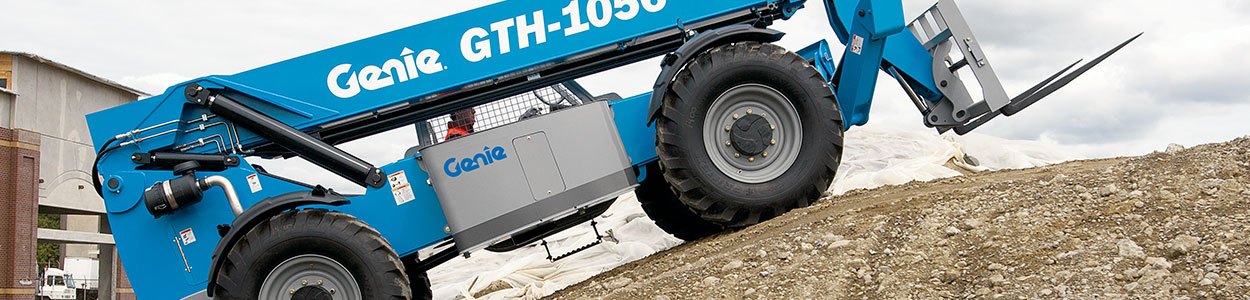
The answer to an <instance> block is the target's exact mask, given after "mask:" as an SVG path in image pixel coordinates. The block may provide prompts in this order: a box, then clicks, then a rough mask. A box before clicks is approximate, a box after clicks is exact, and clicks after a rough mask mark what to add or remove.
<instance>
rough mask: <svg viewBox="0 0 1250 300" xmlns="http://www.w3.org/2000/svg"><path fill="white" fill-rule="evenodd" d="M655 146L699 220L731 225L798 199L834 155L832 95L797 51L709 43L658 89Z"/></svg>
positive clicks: (812, 189)
mask: <svg viewBox="0 0 1250 300" xmlns="http://www.w3.org/2000/svg"><path fill="white" fill-rule="evenodd" d="M656 144H657V146H656V150H657V154H658V155H659V157H660V164H661V166H663V169H664V171H663V174H664V177H665V179H666V181H667V182H669V183H671V184H672V185H673V187H674V190H675V192H676V194H677V195H678V199H679V200H680V202H681V203H682V204H683V205H684V206H686V207H687V208H688V209H689V210H690V211H691V212H693V213H694V214H695V215H697V216H698V217H699V218H700V219H702V220H705V221H707V222H711V223H714V224H717V225H720V226H724V227H729V228H739V227H745V226H750V225H753V224H756V223H759V222H762V221H764V220H767V219H770V218H773V217H776V216H778V215H781V214H782V213H785V212H787V211H789V210H791V209H794V208H797V207H804V206H807V205H809V204H810V203H812V202H813V201H816V200H817V199H819V198H820V197H821V195H822V193H823V192H824V191H825V190H826V189H828V187H829V184H830V183H832V181H833V177H834V173H835V172H836V171H837V168H838V164H839V163H840V160H841V156H842V122H841V114H840V113H839V111H838V107H837V100H836V99H835V97H834V95H833V92H832V90H831V89H830V88H829V87H828V85H827V84H826V83H825V80H824V78H823V77H822V76H821V75H820V73H818V72H817V71H816V69H815V68H813V67H812V66H811V64H810V63H808V62H807V61H806V60H804V59H803V58H802V57H800V56H798V55H797V54H794V53H793V52H790V51H788V50H785V49H784V48H781V47H778V46H775V45H771V44H762V43H756V42H745V43H735V44H728V45H723V46H719V47H716V48H713V49H711V50H709V51H707V52H705V53H703V54H702V55H700V56H699V57H698V58H696V59H695V60H694V61H693V62H691V63H690V64H689V65H688V66H687V67H686V68H685V69H684V70H683V71H682V72H681V73H679V74H678V76H677V78H676V79H675V81H674V82H673V84H672V88H671V91H670V92H669V93H668V94H667V95H665V98H664V107H663V110H662V111H661V114H660V116H659V119H658V121H657V124H656Z"/></svg>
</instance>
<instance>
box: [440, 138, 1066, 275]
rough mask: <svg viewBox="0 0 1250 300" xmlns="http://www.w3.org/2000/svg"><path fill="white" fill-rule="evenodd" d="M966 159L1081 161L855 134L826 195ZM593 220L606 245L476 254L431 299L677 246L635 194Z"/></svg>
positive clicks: (1037, 151)
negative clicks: (550, 255) (567, 253)
mask: <svg viewBox="0 0 1250 300" xmlns="http://www.w3.org/2000/svg"><path fill="white" fill-rule="evenodd" d="M964 153H967V154H968V155H969V156H972V157H974V158H975V159H976V160H977V161H978V162H979V163H980V167H972V166H966V167H967V168H969V169H974V170H998V169H1013V168H1028V167H1035V166H1041V165H1046V164H1053V163H1058V162H1063V161H1068V160H1073V159H1079V158H1081V156H1080V155H1078V154H1076V153H1075V152H1074V151H1070V150H1065V149H1064V148H1062V147H1060V146H1057V145H1054V144H1047V143H1042V142H1036V141H1015V140H1005V139H1000V138H996V137H991V136H986V135H978V134H975V133H973V134H969V135H967V136H955V135H951V134H947V135H942V136H939V135H937V134H935V133H933V132H932V131H923V132H922V131H886V130H878V129H872V128H855V129H854V130H851V131H850V132H848V134H847V137H846V145H845V149H844V153H843V154H842V157H843V159H842V165H841V167H840V168H839V169H838V175H837V178H836V179H835V180H834V184H833V187H831V188H830V189H831V190H832V191H833V192H834V193H835V194H841V193H844V192H846V191H848V190H853V189H860V188H872V187H877V186H882V185H892V184H902V183H906V182H910V181H913V180H920V181H926V180H932V179H937V178H942V177H950V176H958V175H960V172H959V171H956V170H953V169H950V168H948V167H946V166H944V165H946V164H947V162H950V161H952V160H954V161H955V162H954V163H955V164H956V165H962V164H963V163H964V161H963V158H964ZM596 220H597V221H598V222H599V225H598V226H599V228H600V230H602V231H605V232H609V235H610V237H609V238H608V241H605V242H604V243H602V244H600V245H598V246H595V247H593V248H590V249H588V250H586V251H582V252H581V253H577V254H575V255H573V256H570V257H568V258H565V259H563V260H560V261H557V262H555V263H552V262H549V261H548V260H547V258H546V257H547V253H546V251H545V250H544V249H543V247H542V246H539V245H534V246H530V247H528V248H523V249H519V250H516V251H512V252H509V253H493V252H489V251H478V252H476V253H473V255H472V257H471V258H468V259H465V258H456V259H454V260H452V261H450V262H448V263H446V264H443V265H441V266H439V267H437V268H434V269H433V270H431V272H430V279H431V281H432V283H433V286H434V296H435V297H434V298H435V299H456V298H459V299H518V298H521V299H537V298H540V297H543V296H546V295H550V294H552V293H554V292H555V291H557V290H560V289H563V288H565V287H568V286H570V285H573V284H576V283H578V282H581V281H583V280H586V279H588V278H590V277H591V276H594V275H595V274H599V273H601V272H604V271H607V270H610V269H612V268H615V267H617V266H620V265H623V264H625V263H628V262H631V261H634V260H637V259H640V258H643V257H645V256H648V255H651V254H653V253H656V252H659V251H663V250H665V249H668V248H671V247H673V246H676V245H679V244H681V243H682V242H681V240H678V239H677V238H674V237H672V236H670V235H668V234H666V233H664V231H663V230H660V229H659V228H658V227H656V226H655V223H654V222H652V221H651V219H649V218H647V216H646V215H645V214H644V213H643V211H642V208H641V207H640V206H639V204H638V200H637V199H635V198H634V195H633V194H626V195H623V196H621V197H620V198H619V199H617V201H616V203H615V204H613V206H612V208H611V209H609V210H608V211H607V212H606V213H604V214H603V216H600V217H599V218H597V219H596ZM590 230H591V228H590V225H588V224H583V225H579V226H578V227H575V228H573V229H570V230H567V231H565V232H562V233H559V234H556V235H553V236H551V237H548V238H547V239H546V240H547V242H548V243H549V246H551V247H552V251H553V252H555V253H554V254H555V255H559V254H561V253H563V252H565V251H568V250H571V249H574V248H577V247H580V246H582V245H586V244H588V243H590V242H592V241H593V240H594V234H592V233H591V232H590ZM483 291H486V292H483ZM474 295H477V296H479V297H478V298H475V297H474Z"/></svg>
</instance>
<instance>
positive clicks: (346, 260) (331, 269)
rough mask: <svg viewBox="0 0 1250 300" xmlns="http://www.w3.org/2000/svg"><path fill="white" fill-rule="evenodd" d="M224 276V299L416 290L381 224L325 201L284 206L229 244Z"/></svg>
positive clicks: (400, 295)
mask: <svg viewBox="0 0 1250 300" xmlns="http://www.w3.org/2000/svg"><path fill="white" fill-rule="evenodd" d="M219 276H221V277H219V280H218V284H217V291H216V294H217V295H218V297H220V298H222V299H260V300H269V299H282V300H286V299H297V300H302V299H318V300H319V299H327V300H330V299H334V300H338V299H345V300H354V299H411V298H412V297H413V295H412V291H411V290H410V289H409V283H408V277H407V275H406V274H405V273H404V268H403V266H402V264H401V263H400V260H399V257H398V256H397V255H396V254H395V250H394V249H391V246H390V245H389V244H388V243H387V242H386V240H384V239H382V237H381V236H380V234H379V233H378V232H377V231H375V230H373V228H371V227H369V226H368V225H367V224H365V223H364V222H361V221H360V220H357V219H356V218H353V217H351V216H349V215H346V214H342V213H337V212H329V211H326V210H320V209H307V210H300V211H293V212H286V213H282V214H280V215H278V216H275V217H273V218H271V219H269V220H267V221H266V222H263V223H261V224H258V225H256V227H255V228H252V230H250V231H248V233H247V234H246V235H244V236H243V238H242V239H241V240H239V242H238V243H237V244H235V246H234V248H233V249H230V252H229V253H228V254H227V256H226V261H225V262H224V263H223V265H222V269H221V274H220V275H219ZM417 290H418V291H425V292H428V291H429V288H428V287H425V288H424V289H417ZM418 296H421V295H418ZM427 298H428V297H427Z"/></svg>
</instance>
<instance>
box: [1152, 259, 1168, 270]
mask: <svg viewBox="0 0 1250 300" xmlns="http://www.w3.org/2000/svg"><path fill="white" fill-rule="evenodd" d="M1146 267H1147V268H1150V269H1155V270H1171V269H1172V263H1170V262H1168V259H1166V258H1162V257H1147V258H1146Z"/></svg>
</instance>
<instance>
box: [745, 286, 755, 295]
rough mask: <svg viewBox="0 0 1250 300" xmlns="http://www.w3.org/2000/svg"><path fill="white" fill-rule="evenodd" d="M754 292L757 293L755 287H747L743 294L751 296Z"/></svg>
mask: <svg viewBox="0 0 1250 300" xmlns="http://www.w3.org/2000/svg"><path fill="white" fill-rule="evenodd" d="M754 294H755V288H747V290H746V291H745V292H742V295H743V296H750V295H754Z"/></svg>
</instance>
